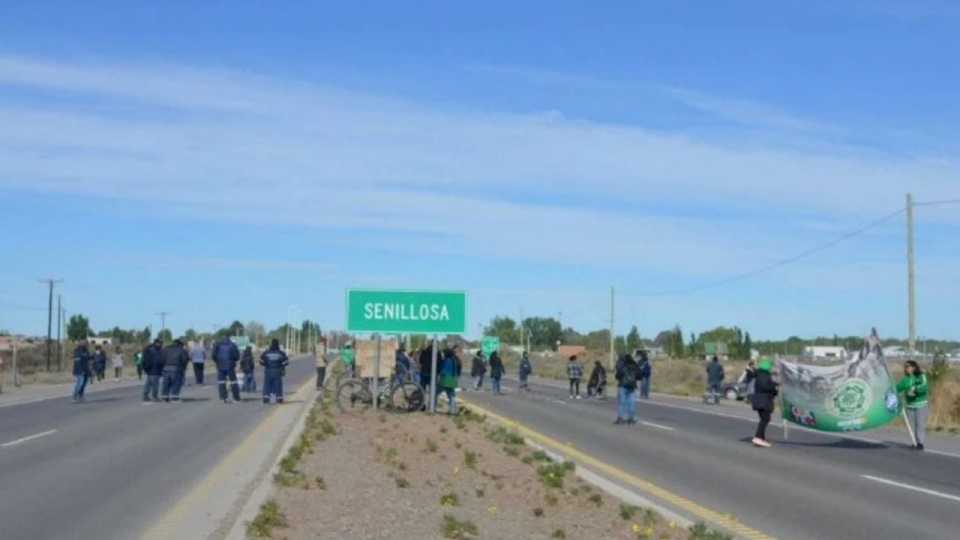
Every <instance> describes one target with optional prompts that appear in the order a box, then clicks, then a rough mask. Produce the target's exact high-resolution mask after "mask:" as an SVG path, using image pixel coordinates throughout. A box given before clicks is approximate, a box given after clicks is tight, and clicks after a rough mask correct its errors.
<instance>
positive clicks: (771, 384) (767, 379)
mask: <svg viewBox="0 0 960 540" xmlns="http://www.w3.org/2000/svg"><path fill="white" fill-rule="evenodd" d="M772 369H773V362H771V361H770V359H769V358H763V359H761V360H760V363H759V364H758V365H757V376H756V379H755V380H754V390H753V396H752V398H751V399H752V401H753V410H755V411H757V415H758V416H759V417H760V422H759V423H758V424H757V431H756V433H755V434H754V436H753V444H754V446H759V447H761V448H770V446H771V445H770V443H769V442H768V441H767V425H768V424H769V423H770V416H771V415H772V414H773V411H774V409H775V408H776V407H775V406H776V397H777V394H778V393H779V392H778V390H777V383H776V381H774V380H773V375H772V374H771V373H770V372H771V370H772Z"/></svg>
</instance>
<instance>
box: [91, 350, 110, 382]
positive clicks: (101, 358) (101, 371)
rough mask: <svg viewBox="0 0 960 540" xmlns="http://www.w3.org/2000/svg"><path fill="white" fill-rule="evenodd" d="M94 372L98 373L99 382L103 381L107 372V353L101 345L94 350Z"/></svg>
mask: <svg viewBox="0 0 960 540" xmlns="http://www.w3.org/2000/svg"><path fill="white" fill-rule="evenodd" d="M93 372H94V373H95V374H96V380H97V382H102V381H103V378H104V377H105V376H106V372H107V353H105V352H104V351H103V348H101V347H100V346H99V345H97V346H96V347H95V348H94V352H93Z"/></svg>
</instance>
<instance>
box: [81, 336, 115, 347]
mask: <svg viewBox="0 0 960 540" xmlns="http://www.w3.org/2000/svg"><path fill="white" fill-rule="evenodd" d="M87 343H89V344H90V345H92V346H94V347H96V346H97V345H99V346H101V347H109V346H110V345H112V344H113V340H112V339H111V338H108V337H93V336H91V337H88V338H87Z"/></svg>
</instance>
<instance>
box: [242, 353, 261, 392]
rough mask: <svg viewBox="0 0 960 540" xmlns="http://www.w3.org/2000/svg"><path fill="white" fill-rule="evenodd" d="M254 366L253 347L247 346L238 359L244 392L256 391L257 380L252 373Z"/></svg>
mask: <svg viewBox="0 0 960 540" xmlns="http://www.w3.org/2000/svg"><path fill="white" fill-rule="evenodd" d="M254 368H256V365H255V363H254V361H253V347H250V346H249V345H248V346H247V348H246V349H244V350H243V357H242V358H240V371H242V372H243V388H242V390H243V391H244V392H256V391H257V379H256V377H255V376H254V371H255V369H254Z"/></svg>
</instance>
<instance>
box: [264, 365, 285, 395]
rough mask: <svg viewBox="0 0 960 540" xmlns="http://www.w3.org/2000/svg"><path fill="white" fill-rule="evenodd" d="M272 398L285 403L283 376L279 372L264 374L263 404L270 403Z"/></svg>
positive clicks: (266, 372)
mask: <svg viewBox="0 0 960 540" xmlns="http://www.w3.org/2000/svg"><path fill="white" fill-rule="evenodd" d="M270 396H274V397H275V398H276V399H277V403H282V402H283V375H281V374H280V372H279V371H265V372H264V373H263V402H264V403H269V402H270Z"/></svg>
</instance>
